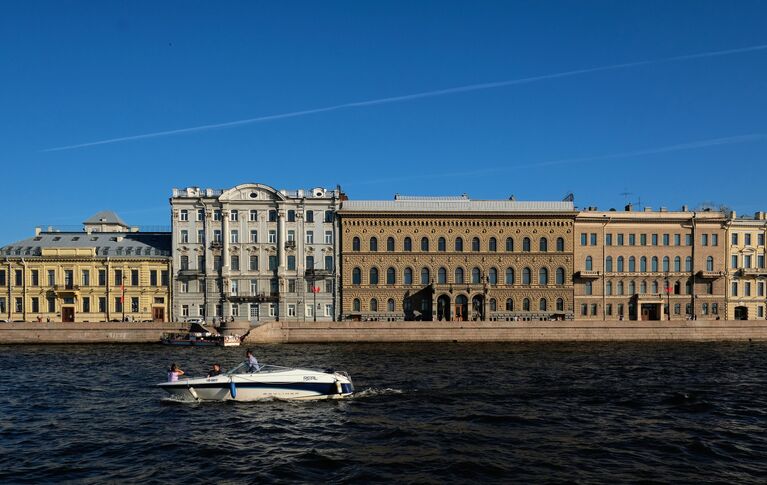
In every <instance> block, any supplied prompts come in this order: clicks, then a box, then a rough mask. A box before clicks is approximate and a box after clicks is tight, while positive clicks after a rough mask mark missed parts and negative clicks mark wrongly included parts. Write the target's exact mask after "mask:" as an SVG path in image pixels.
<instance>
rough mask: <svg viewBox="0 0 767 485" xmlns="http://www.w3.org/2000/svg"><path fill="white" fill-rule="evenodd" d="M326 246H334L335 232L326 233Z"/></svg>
mask: <svg viewBox="0 0 767 485" xmlns="http://www.w3.org/2000/svg"><path fill="white" fill-rule="evenodd" d="M325 244H333V231H325Z"/></svg>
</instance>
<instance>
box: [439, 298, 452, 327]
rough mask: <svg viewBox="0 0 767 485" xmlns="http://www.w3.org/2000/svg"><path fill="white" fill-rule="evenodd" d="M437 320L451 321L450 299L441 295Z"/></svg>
mask: <svg viewBox="0 0 767 485" xmlns="http://www.w3.org/2000/svg"><path fill="white" fill-rule="evenodd" d="M437 320H440V321H442V320H447V321H449V320H450V297H449V296H448V295H441V296H440V297H439V298H437Z"/></svg>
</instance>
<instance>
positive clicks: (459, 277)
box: [455, 268, 463, 285]
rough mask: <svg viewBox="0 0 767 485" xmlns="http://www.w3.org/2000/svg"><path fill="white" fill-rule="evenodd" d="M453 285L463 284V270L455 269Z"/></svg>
mask: <svg viewBox="0 0 767 485" xmlns="http://www.w3.org/2000/svg"><path fill="white" fill-rule="evenodd" d="M455 284H457V285H460V284H463V268H455Z"/></svg>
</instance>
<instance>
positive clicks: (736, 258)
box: [730, 254, 738, 269]
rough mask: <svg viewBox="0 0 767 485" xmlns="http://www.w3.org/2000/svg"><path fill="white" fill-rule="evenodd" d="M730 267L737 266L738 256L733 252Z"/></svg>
mask: <svg viewBox="0 0 767 485" xmlns="http://www.w3.org/2000/svg"><path fill="white" fill-rule="evenodd" d="M730 267H731V268H732V269H735V268H737V267H738V256H737V255H735V254H733V255H732V256H731V257H730Z"/></svg>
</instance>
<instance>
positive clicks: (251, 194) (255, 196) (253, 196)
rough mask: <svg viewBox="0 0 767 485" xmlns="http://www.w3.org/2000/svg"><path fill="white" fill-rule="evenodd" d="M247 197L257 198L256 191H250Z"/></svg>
mask: <svg viewBox="0 0 767 485" xmlns="http://www.w3.org/2000/svg"><path fill="white" fill-rule="evenodd" d="M248 197H250V198H251V199H257V198H258V192H251V193H249V194H248Z"/></svg>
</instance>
